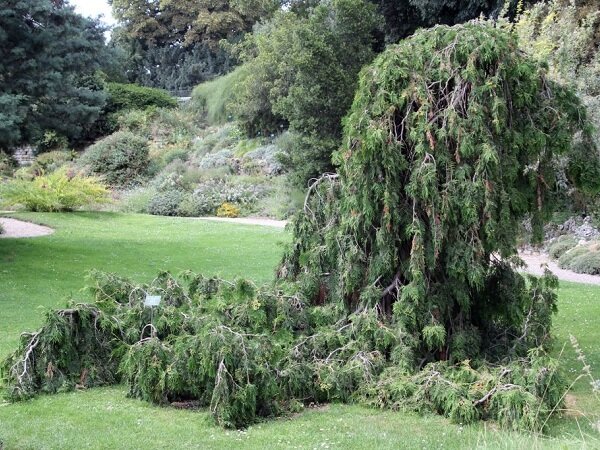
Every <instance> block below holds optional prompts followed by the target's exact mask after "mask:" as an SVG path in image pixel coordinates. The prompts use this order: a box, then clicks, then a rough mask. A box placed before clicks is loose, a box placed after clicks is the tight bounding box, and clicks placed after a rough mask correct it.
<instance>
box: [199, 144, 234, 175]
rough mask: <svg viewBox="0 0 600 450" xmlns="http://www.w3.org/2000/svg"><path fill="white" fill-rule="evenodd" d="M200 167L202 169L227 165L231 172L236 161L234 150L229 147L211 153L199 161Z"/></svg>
mask: <svg viewBox="0 0 600 450" xmlns="http://www.w3.org/2000/svg"><path fill="white" fill-rule="evenodd" d="M198 167H200V168H201V169H216V168H219V167H226V168H228V169H229V170H230V171H231V172H234V168H235V162H234V157H233V152H232V151H231V150H229V149H224V150H219V151H218V152H216V153H209V154H207V155H204V157H203V158H202V159H201V160H200V162H199V163H198Z"/></svg>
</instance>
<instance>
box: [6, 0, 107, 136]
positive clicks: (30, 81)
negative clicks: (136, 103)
mask: <svg viewBox="0 0 600 450" xmlns="http://www.w3.org/2000/svg"><path fill="white" fill-rule="evenodd" d="M103 32H104V30H103V28H102V27H101V26H100V25H99V24H98V22H96V21H93V20H90V19H86V18H83V17H82V16H79V15H77V14H75V12H74V11H73V8H72V7H70V6H68V5H65V4H64V3H63V2H52V1H50V0H19V1H17V0H8V1H6V2H4V3H3V4H2V6H1V7H0V106H1V107H2V108H1V109H0V119H1V120H0V147H5V148H7V147H10V146H13V145H16V144H19V143H22V142H33V141H35V140H36V139H38V138H40V137H41V136H42V135H43V134H44V132H46V131H54V132H56V133H58V134H61V135H63V136H65V137H67V138H69V139H70V140H71V141H72V142H75V141H77V140H79V139H84V138H85V137H86V133H87V131H88V130H89V127H91V126H92V124H93V123H94V122H95V120H96V119H97V117H98V114H99V113H100V110H101V108H102V106H103V104H104V100H105V94H104V92H103V87H102V83H101V80H99V79H98V78H97V77H96V76H95V72H96V70H97V69H98V68H99V67H100V64H99V61H100V60H101V59H102V53H103V51H104V37H103Z"/></svg>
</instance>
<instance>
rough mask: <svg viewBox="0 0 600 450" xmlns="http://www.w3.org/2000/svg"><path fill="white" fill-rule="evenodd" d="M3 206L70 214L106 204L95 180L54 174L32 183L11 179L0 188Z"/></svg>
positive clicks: (103, 189) (105, 193)
mask: <svg viewBox="0 0 600 450" xmlns="http://www.w3.org/2000/svg"><path fill="white" fill-rule="evenodd" d="M0 197H1V198H2V200H3V201H4V203H5V204H8V205H23V206H25V208H27V209H28V210H29V211H47V212H52V211H71V210H74V209H76V208H80V207H82V206H86V205H90V204H94V203H103V202H106V201H107V198H108V191H107V189H106V187H105V186H104V185H103V184H102V182H101V181H100V180H99V179H98V178H97V177H88V176H84V175H82V174H78V173H74V172H71V171H67V170H66V169H62V170H57V171H56V172H53V173H51V174H49V175H40V176H38V177H35V178H34V179H33V180H24V179H16V178H15V179H12V180H9V181H7V182H6V183H5V184H4V185H3V186H2V187H1V188H0Z"/></svg>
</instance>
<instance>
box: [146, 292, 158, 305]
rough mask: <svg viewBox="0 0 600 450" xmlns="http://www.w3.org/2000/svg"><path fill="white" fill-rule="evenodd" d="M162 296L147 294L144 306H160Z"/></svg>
mask: <svg viewBox="0 0 600 450" xmlns="http://www.w3.org/2000/svg"><path fill="white" fill-rule="evenodd" d="M160 300H161V296H160V295H149V294H146V299H145V300H144V306H150V307H153V306H158V305H160Z"/></svg>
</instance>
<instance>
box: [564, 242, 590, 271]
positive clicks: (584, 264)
mask: <svg viewBox="0 0 600 450" xmlns="http://www.w3.org/2000/svg"><path fill="white" fill-rule="evenodd" d="M558 265H559V266H560V267H561V268H563V269H569V270H572V271H573V272H577V273H586V274H589V275H599V274H600V245H599V243H598V242H592V243H590V244H587V245H579V246H577V247H574V248H572V249H571V250H568V251H567V252H565V253H564V254H563V255H562V256H561V257H560V259H559V260H558Z"/></svg>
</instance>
